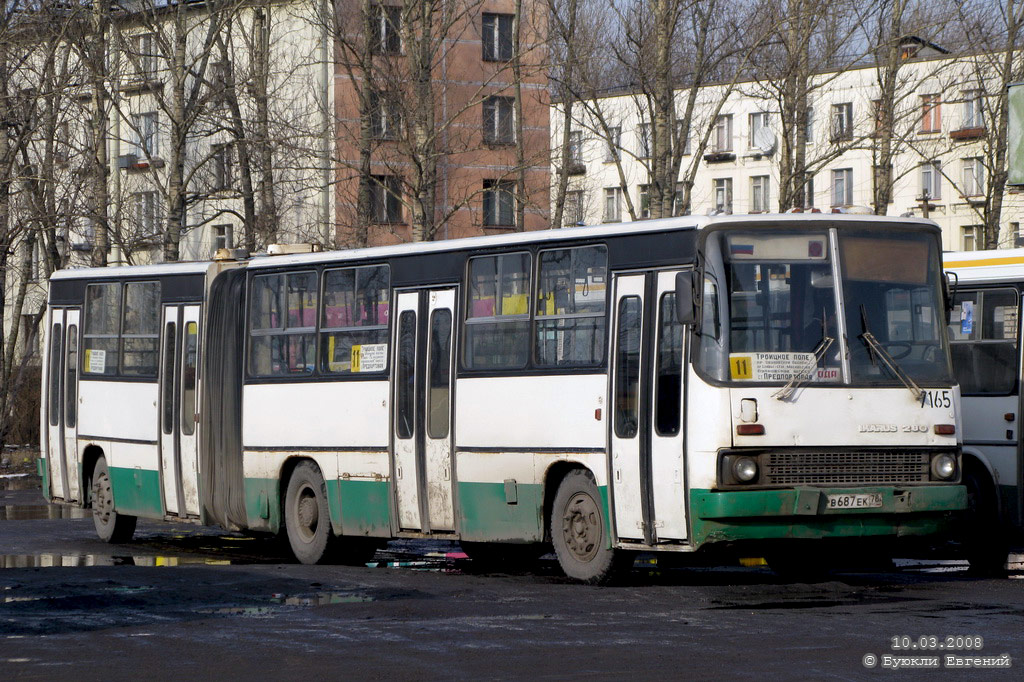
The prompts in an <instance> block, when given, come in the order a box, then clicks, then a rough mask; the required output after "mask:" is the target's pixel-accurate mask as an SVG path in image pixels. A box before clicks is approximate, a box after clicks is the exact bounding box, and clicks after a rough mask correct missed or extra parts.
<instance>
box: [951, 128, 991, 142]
mask: <svg viewBox="0 0 1024 682" xmlns="http://www.w3.org/2000/svg"><path fill="white" fill-rule="evenodd" d="M949 137H950V139H953V140H960V141H964V140H978V139H981V138H983V137H985V128H984V127H977V128H960V129H959V130H951V131H950V132H949Z"/></svg>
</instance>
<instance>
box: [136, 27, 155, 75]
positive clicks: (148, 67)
mask: <svg viewBox="0 0 1024 682" xmlns="http://www.w3.org/2000/svg"><path fill="white" fill-rule="evenodd" d="M130 49H131V54H130V55H129V62H130V63H131V65H132V66H133V67H134V71H135V77H136V78H137V79H138V80H139V81H141V82H143V83H151V82H153V81H154V80H156V63H157V52H156V41H155V40H154V36H153V34H152V33H139V34H137V35H134V36H132V38H131V47H130Z"/></svg>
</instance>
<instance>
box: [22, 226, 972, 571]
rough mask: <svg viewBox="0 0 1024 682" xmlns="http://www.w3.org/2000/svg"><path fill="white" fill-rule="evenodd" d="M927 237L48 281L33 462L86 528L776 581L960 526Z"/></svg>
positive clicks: (579, 243)
mask: <svg viewBox="0 0 1024 682" xmlns="http://www.w3.org/2000/svg"><path fill="white" fill-rule="evenodd" d="M939 243H940V242H939V231H938V228H937V227H936V226H935V225H934V224H933V223H931V222H927V221H920V220H903V219H887V218H870V217H863V216H852V215H813V216H812V215H762V216H729V217H720V218H703V217H682V218H672V219H665V220H652V221H644V222H642V223H632V224H628V225H604V226H598V227H583V228H572V229H562V230H550V231H544V232H536V233H527V234H514V235H500V236H488V237H479V238H472V239H462V240H452V241H445V242H432V243H426V244H409V245H399V246H389V247H379V248H368V249H362V250H357V251H337V252H325V253H305V254H286V255H277V256H265V257H254V258H237V259H234V260H231V259H226V260H219V261H214V262H209V263H183V264H168V265H153V266H140V267H120V268H103V269H85V270H68V271H61V272H58V273H56V274H54V276H53V277H52V279H51V282H50V297H49V311H48V314H47V332H48V333H47V342H46V349H47V350H46V366H47V371H46V373H45V378H44V386H43V391H44V395H43V401H42V404H43V410H42V425H43V433H44V442H43V453H44V455H43V458H42V459H41V469H42V472H43V474H44V483H45V493H46V495H47V496H48V497H49V498H50V499H51V500H52V501H54V502H63V503H65V504H73V505H77V506H84V507H91V508H92V509H93V513H94V514H93V516H94V519H95V525H96V529H97V531H98V533H99V535H100V536H101V537H102V538H103V539H105V540H108V541H111V542H123V541H127V540H128V539H130V538H131V536H132V533H133V531H134V528H135V521H136V518H138V517H144V518H151V519H165V520H168V521H179V522H180V521H189V522H195V523H199V524H219V525H221V526H223V527H225V528H228V529H238V530H249V531H265V532H268V533H279V532H283V533H285V534H286V535H287V538H288V541H289V543H290V546H291V548H292V551H293V552H294V554H295V557H296V558H297V559H298V560H299V561H302V562H304V563H314V562H319V561H321V560H323V559H325V558H328V557H336V558H340V559H343V560H350V561H353V562H358V561H365V560H366V559H367V555H368V554H369V553H372V551H374V549H375V548H376V547H378V546H379V545H380V544H381V543H382V542H383V541H385V540H386V539H388V538H395V537H412V538H443V539H450V540H459V541H460V542H461V543H462V544H463V547H464V548H465V549H466V551H467V553H469V555H470V556H471V557H479V558H492V559H493V558H495V557H523V556H529V555H538V554H539V553H541V552H543V551H544V548H545V547H550V546H553V548H554V550H555V552H556V554H557V557H558V560H559V562H560V564H561V567H562V568H563V569H564V571H565V573H566V574H567V575H569V576H571V577H573V578H576V579H579V580H583V581H590V582H598V581H601V580H604V579H606V578H607V577H609V576H610V575H611V574H612V573H613V571H614V570H615V569H616V568H617V567H620V566H621V565H623V559H627V560H628V559H629V557H631V556H632V555H633V553H635V552H637V551H651V552H657V551H666V552H693V551H695V550H710V549H714V548H719V549H722V548H728V549H730V550H734V551H744V550H749V551H756V552H760V553H761V554H758V555H767V556H768V557H769V560H770V561H773V562H775V565H776V566H786V565H787V564H788V565H790V566H792V565H797V566H799V565H800V564H801V563H802V562H813V561H814V560H815V557H820V556H822V555H823V554H824V553H825V552H826V551H830V549H829V548H831V547H842V546H852V544H854V543H860V542H862V541H870V542H871V543H872V544H874V543H876V542H877V543H879V544H884V543H886V542H892V541H894V540H896V539H899V538H904V537H907V536H931V535H934V534H939V533H943V532H945V531H946V530H947V529H948V527H949V523H950V518H951V516H953V515H954V514H955V513H956V512H957V511H958V510H962V509H963V508H964V507H965V505H966V499H967V495H966V491H965V488H964V486H963V485H961V484H960V481H961V446H960V440H959V438H960V435H959V434H960V429H959V428H958V422H959V414H958V410H959V391H958V389H957V387H956V384H955V381H954V379H953V375H952V370H951V367H950V352H949V344H948V341H947V338H946V333H945V322H946V311H947V307H946V299H947V296H946V294H945V292H944V282H945V280H944V278H943V273H942V269H941V262H940V246H939Z"/></svg>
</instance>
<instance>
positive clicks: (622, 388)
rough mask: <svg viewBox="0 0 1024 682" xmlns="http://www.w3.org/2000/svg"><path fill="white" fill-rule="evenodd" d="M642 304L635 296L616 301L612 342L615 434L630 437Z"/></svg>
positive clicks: (636, 403)
mask: <svg viewBox="0 0 1024 682" xmlns="http://www.w3.org/2000/svg"><path fill="white" fill-rule="evenodd" d="M642 311H643V304H642V303H641V301H640V297H639V296H626V297H624V298H622V300H620V301H619V314H618V330H617V331H616V334H617V342H616V344H615V435H617V436H618V437H619V438H633V437H635V436H636V434H637V425H638V424H639V423H640V422H639V413H640V323H641V320H642Z"/></svg>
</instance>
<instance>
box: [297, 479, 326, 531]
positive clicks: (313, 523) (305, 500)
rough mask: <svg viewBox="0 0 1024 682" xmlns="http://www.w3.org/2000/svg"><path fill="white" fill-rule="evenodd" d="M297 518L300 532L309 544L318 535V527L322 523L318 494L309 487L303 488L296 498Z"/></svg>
mask: <svg viewBox="0 0 1024 682" xmlns="http://www.w3.org/2000/svg"><path fill="white" fill-rule="evenodd" d="M296 497H297V500H296V509H295V511H296V518H297V519H298V521H299V531H300V532H301V533H302V537H303V539H304V540H305V541H306V542H309V541H311V540H312V539H313V537H314V536H315V535H316V529H317V525H318V523H319V521H320V505H319V504H317V500H316V493H314V492H313V490H312V489H311V488H309V487H308V486H306V487H304V488H302V490H300V491H299V494H298V495H297V496H296Z"/></svg>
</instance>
